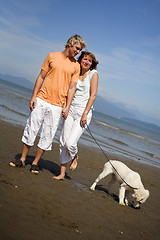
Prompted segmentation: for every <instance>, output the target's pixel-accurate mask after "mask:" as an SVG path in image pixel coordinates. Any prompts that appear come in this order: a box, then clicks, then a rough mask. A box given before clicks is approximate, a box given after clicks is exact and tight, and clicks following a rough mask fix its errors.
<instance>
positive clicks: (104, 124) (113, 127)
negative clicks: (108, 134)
mask: <svg viewBox="0 0 160 240" xmlns="http://www.w3.org/2000/svg"><path fill="white" fill-rule="evenodd" d="M93 120H94V121H95V122H96V123H98V124H99V125H103V126H105V127H108V128H111V129H114V130H120V128H118V127H115V126H112V125H110V124H108V123H104V122H101V121H98V120H96V119H93Z"/></svg>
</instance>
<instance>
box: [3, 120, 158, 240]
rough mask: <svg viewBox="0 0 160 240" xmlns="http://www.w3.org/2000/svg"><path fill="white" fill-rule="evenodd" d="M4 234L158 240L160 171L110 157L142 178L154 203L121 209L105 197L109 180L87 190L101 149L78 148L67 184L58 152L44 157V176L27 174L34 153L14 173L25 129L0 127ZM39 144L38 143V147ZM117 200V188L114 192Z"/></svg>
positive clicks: (100, 159) (101, 161)
mask: <svg viewBox="0 0 160 240" xmlns="http://www.w3.org/2000/svg"><path fill="white" fill-rule="evenodd" d="M0 133H1V138H0V146H1V154H0V166H1V167H0V182H1V184H0V188H1V201H0V210H1V214H0V232H1V238H2V240H6V239H15V240H17V239H21V240H28V239H31V240H32V239H39V240H41V239H47V240H50V239H53V238H55V237H56V238H58V239H61V240H63V239H66V240H68V239H73V240H74V239H83V240H85V239H86V240H88V239H92V240H94V239H95V240H97V239H101V240H103V239H108V240H112V239H123V240H125V239H126V240H132V239H148V240H150V239H154V240H158V239H159V234H160V230H159V223H160V218H159V191H158V190H159V187H160V174H159V173H160V169H159V168H157V167H154V166H150V165H147V164H142V163H140V162H136V161H133V160H129V159H128V158H127V157H123V156H120V155H116V154H110V153H109V154H108V153H107V155H108V156H109V158H110V159H117V160H120V161H123V162H124V163H126V164H127V166H128V167H130V168H131V169H132V170H134V171H137V172H138V173H139V174H140V175H141V178H142V182H143V184H144V186H145V188H146V189H148V190H149V191H150V197H149V198H148V200H147V201H146V203H144V204H142V206H141V209H133V208H131V207H126V206H120V205H119V204H118V202H117V201H116V200H115V199H114V198H113V197H112V196H109V195H108V194H107V183H108V180H109V178H108V177H107V178H105V179H103V180H102V181H101V182H99V184H98V186H99V187H98V189H97V190H96V191H95V192H92V191H90V190H89V187H90V186H91V184H92V183H93V181H94V180H95V178H97V176H98V175H99V173H100V172H101V171H102V169H103V165H104V163H105V162H106V159H105V158H104V156H103V154H102V153H101V152H100V151H99V149H95V148H94V149H91V148H88V147H85V146H81V145H79V162H78V168H77V169H76V170H75V171H73V172H72V171H70V170H69V164H68V167H67V175H66V179H65V181H55V180H53V176H55V175H58V174H59V171H60V168H59V159H58V155H59V149H58V144H56V143H54V144H53V149H52V151H49V152H45V154H44V155H43V158H42V159H41V160H40V168H41V172H40V174H39V175H34V174H31V173H30V172H29V169H30V165H31V163H32V161H33V159H34V156H35V153H36V144H35V146H34V147H32V148H31V150H30V152H29V155H28V157H27V160H26V167H25V168H12V167H9V165H8V163H9V161H11V160H14V159H15V157H18V156H20V153H21V149H22V143H21V136H22V133H23V127H21V126H15V125H11V124H9V123H6V122H3V121H0ZM36 142H37V141H36ZM113 193H114V194H115V195H117V194H118V185H117V184H115V186H114V187H113Z"/></svg>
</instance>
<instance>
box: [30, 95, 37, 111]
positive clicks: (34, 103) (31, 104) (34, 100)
mask: <svg viewBox="0 0 160 240" xmlns="http://www.w3.org/2000/svg"><path fill="white" fill-rule="evenodd" d="M35 106H36V98H33V97H32V98H31V101H30V103H29V108H30V110H31V111H33V109H34V108H35Z"/></svg>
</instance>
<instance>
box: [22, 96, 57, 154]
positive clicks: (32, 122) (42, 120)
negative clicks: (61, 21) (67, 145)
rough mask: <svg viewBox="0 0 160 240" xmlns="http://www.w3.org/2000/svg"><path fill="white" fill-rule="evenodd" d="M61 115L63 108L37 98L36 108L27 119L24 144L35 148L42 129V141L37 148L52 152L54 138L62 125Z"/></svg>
mask: <svg viewBox="0 0 160 240" xmlns="http://www.w3.org/2000/svg"><path fill="white" fill-rule="evenodd" d="M61 113H62V107H59V106H55V105H53V104H50V103H47V102H46V101H43V100H42V99H40V98H37V102H36V107H35V108H34V109H33V111H32V112H31V113H30V115H29V118H28V119H27V123H26V126H25V129H24V133H23V136H22V142H23V143H25V144H26V145H28V146H33V145H34V141H35V139H36V136H37V134H38V131H39V129H40V127H41V133H40V139H39V142H38V145H37V146H38V147H39V148H41V149H43V150H51V149H52V142H53V138H54V136H55V133H56V131H57V128H58V125H59V123H60V118H61Z"/></svg>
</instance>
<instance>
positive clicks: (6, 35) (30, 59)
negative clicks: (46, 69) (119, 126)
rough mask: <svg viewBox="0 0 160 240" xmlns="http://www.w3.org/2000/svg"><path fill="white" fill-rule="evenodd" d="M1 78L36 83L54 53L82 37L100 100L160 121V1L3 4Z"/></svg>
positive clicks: (48, 0) (16, 1)
mask: <svg viewBox="0 0 160 240" xmlns="http://www.w3.org/2000/svg"><path fill="white" fill-rule="evenodd" d="M0 6H1V7H0V73H2V74H11V75H13V76H19V77H23V78H26V79H28V80H29V81H31V82H35V80H36V78H37V76H38V74H39V72H40V68H41V65H42V63H43V61H44V59H45V57H46V56H47V54H48V53H49V52H54V51H63V50H64V45H65V43H66V41H67V40H68V38H69V37H70V36H72V35H73V34H79V35H81V36H82V37H83V38H84V40H85V41H86V43H87V48H86V50H88V51H91V52H93V53H94V54H95V56H96V58H97V60H98V61H99V64H98V73H99V88H98V95H99V96H101V97H103V98H104V99H106V100H108V101H111V102H114V103H115V102H118V103H122V104H124V105H125V106H126V107H127V108H128V109H133V110H137V111H140V112H141V113H143V114H145V115H146V119H147V116H148V117H152V118H154V119H156V120H157V121H159V122H160V0H88V1H87V0H80V1H73V0H45V1H44V0H43V1H42V0H34V1H33V0H23V1H22V0H14V1H13V0H0Z"/></svg>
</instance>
